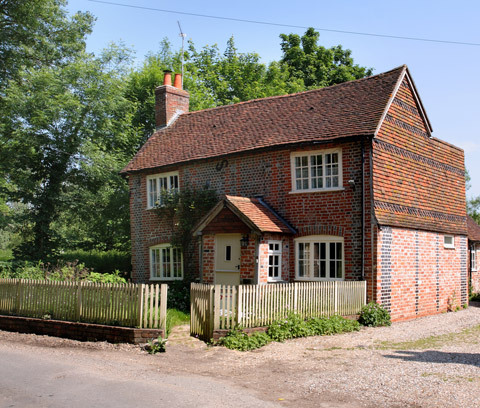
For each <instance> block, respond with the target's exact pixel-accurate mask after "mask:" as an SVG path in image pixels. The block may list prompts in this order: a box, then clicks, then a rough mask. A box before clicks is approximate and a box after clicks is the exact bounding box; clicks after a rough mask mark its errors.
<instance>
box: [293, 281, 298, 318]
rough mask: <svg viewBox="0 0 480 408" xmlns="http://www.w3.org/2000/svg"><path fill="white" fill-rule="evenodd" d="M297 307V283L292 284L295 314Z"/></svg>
mask: <svg viewBox="0 0 480 408" xmlns="http://www.w3.org/2000/svg"><path fill="white" fill-rule="evenodd" d="M297 305H298V282H295V283H294V284H293V311H294V312H295V313H297Z"/></svg>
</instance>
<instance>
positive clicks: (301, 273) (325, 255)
mask: <svg viewBox="0 0 480 408" xmlns="http://www.w3.org/2000/svg"><path fill="white" fill-rule="evenodd" d="M343 247H344V245H343V238H342V237H336V236H330V235H311V236H307V237H302V238H298V239H296V240H295V276H296V279H298V280H309V281H310V280H320V281H321V280H343V279H344V276H345V275H344V264H345V262H344V248H343Z"/></svg>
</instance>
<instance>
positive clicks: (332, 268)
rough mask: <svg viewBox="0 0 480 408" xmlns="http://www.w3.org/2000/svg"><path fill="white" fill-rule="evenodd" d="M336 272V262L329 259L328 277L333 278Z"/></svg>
mask: <svg viewBox="0 0 480 408" xmlns="http://www.w3.org/2000/svg"><path fill="white" fill-rule="evenodd" d="M336 276H337V274H336V262H335V261H330V278H335V277H336Z"/></svg>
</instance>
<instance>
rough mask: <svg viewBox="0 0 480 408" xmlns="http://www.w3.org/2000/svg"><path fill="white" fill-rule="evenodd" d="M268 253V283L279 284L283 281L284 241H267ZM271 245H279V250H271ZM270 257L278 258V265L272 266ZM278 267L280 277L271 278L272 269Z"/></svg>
mask: <svg viewBox="0 0 480 408" xmlns="http://www.w3.org/2000/svg"><path fill="white" fill-rule="evenodd" d="M267 245H268V252H267V260H268V266H267V281H268V282H278V281H281V280H282V241H273V240H272V241H267ZM270 245H278V250H275V249H270ZM270 257H273V258H275V257H277V262H278V263H277V265H275V264H273V265H272V264H271V263H270V260H271V258H270ZM274 267H278V276H270V268H274Z"/></svg>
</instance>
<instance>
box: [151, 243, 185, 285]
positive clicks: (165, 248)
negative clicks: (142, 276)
mask: <svg viewBox="0 0 480 408" xmlns="http://www.w3.org/2000/svg"><path fill="white" fill-rule="evenodd" d="M150 279H151V280H179V279H183V254H182V250H181V249H180V248H176V247H172V246H171V245H170V244H162V245H156V246H154V247H151V248H150Z"/></svg>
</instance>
